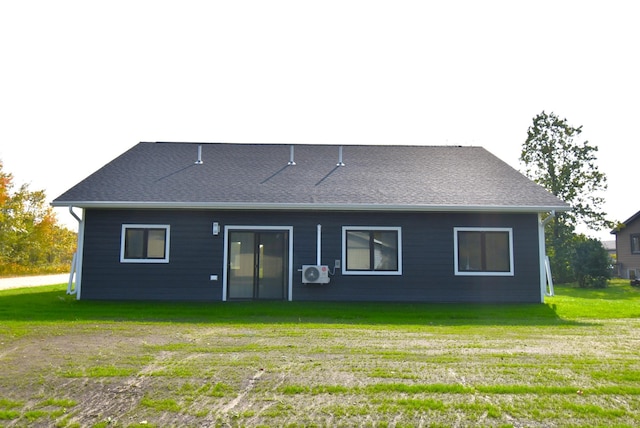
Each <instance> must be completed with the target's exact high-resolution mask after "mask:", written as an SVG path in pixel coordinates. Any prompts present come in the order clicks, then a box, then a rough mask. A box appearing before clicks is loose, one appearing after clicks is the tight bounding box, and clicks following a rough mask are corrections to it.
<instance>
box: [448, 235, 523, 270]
mask: <svg viewBox="0 0 640 428" xmlns="http://www.w3.org/2000/svg"><path fill="white" fill-rule="evenodd" d="M512 233H513V232H512V229H507V228H473V227H456V228H454V252H455V256H454V264H455V274H456V275H492V276H512V275H513V238H512Z"/></svg>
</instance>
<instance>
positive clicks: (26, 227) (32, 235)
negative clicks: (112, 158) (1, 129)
mask: <svg viewBox="0 0 640 428" xmlns="http://www.w3.org/2000/svg"><path fill="white" fill-rule="evenodd" d="M13 188H14V184H13V176H12V175H11V174H9V173H6V172H4V171H3V165H2V162H1V161H0V273H2V274H15V273H23V272H39V271H50V270H59V269H65V270H66V269H67V268H68V267H69V263H70V262H71V259H72V256H73V251H74V250H75V245H76V244H75V233H74V232H72V231H70V230H68V229H66V228H64V227H61V226H60V225H58V222H57V220H56V217H55V214H54V212H53V209H52V208H51V207H49V206H48V205H47V203H46V195H45V193H44V191H42V190H37V191H30V190H29V187H28V186H27V185H26V184H24V185H22V186H20V188H19V189H18V190H17V191H14V190H13Z"/></svg>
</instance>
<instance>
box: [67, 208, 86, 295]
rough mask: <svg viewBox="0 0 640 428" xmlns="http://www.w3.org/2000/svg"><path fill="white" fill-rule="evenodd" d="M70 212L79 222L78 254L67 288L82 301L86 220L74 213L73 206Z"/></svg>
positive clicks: (75, 256)
mask: <svg viewBox="0 0 640 428" xmlns="http://www.w3.org/2000/svg"><path fill="white" fill-rule="evenodd" d="M69 212H70V213H71V215H72V216H73V218H75V219H76V220H77V222H78V248H77V249H76V254H75V255H74V257H73V262H72V266H71V274H70V275H69V285H68V287H67V294H75V295H76V300H80V294H81V293H80V292H81V290H82V254H83V253H84V219H83V218H81V217H78V215H77V214H76V213H75V212H73V207H72V206H69ZM83 217H84V212H83ZM74 272H75V277H76V278H75V279H76V286H75V288H72V282H73V274H74Z"/></svg>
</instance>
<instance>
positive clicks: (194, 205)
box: [51, 201, 571, 213]
mask: <svg viewBox="0 0 640 428" xmlns="http://www.w3.org/2000/svg"><path fill="white" fill-rule="evenodd" d="M51 205H52V206H54V207H78V208H103V209H193V210H205V209H206V210H210V209H216V210H269V211H282V210H290V211H307V210H314V211H318V210H319V211H405V212H406V211H415V212H503V213H540V212H550V211H569V210H570V209H571V207H570V206H568V205H433V204H411V205H409V204H406V205H403V204H393V205H383V204H332V203H246V202H142V201H130V202H122V201H53V202H52V203H51Z"/></svg>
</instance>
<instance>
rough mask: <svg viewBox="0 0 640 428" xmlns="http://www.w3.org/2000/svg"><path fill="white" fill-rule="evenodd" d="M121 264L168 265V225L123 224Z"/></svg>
mask: <svg viewBox="0 0 640 428" xmlns="http://www.w3.org/2000/svg"><path fill="white" fill-rule="evenodd" d="M120 262H121V263H169V225H149V224H123V225H122V238H121V243H120Z"/></svg>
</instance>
